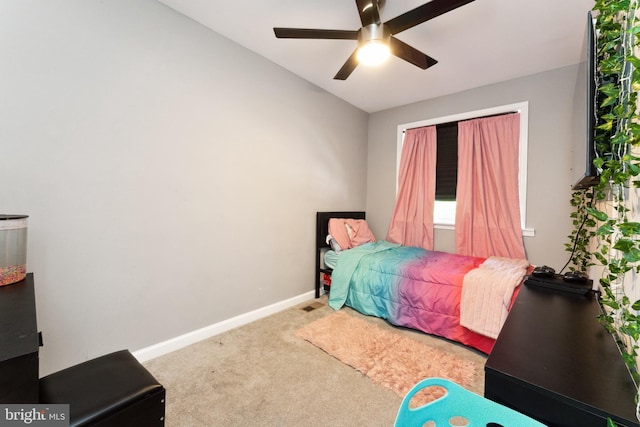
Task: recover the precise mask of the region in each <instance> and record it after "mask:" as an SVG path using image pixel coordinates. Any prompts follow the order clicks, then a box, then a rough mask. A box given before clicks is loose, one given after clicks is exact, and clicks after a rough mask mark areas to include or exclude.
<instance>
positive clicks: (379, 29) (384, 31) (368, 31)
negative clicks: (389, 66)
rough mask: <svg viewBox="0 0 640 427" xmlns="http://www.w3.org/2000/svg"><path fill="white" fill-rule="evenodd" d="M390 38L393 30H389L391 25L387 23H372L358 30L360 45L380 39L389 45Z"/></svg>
mask: <svg viewBox="0 0 640 427" xmlns="http://www.w3.org/2000/svg"><path fill="white" fill-rule="evenodd" d="M390 38H391V30H389V27H387V26H386V25H385V24H371V25H367V26H365V27H362V28H360V31H359V32H358V45H359V46H362V45H363V44H365V43H367V42H370V41H379V42H381V43H384V44H387V45H388V44H389V39H390Z"/></svg>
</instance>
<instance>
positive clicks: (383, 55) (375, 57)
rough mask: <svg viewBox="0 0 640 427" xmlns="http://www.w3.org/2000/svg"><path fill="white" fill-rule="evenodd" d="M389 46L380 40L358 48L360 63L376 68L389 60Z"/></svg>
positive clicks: (371, 41)
mask: <svg viewBox="0 0 640 427" xmlns="http://www.w3.org/2000/svg"><path fill="white" fill-rule="evenodd" d="M390 54H391V52H390V51H389V46H388V45H387V44H386V43H383V42H381V41H380V40H370V41H368V42H366V43H363V44H362V46H360V47H359V48H358V54H357V57H358V62H359V63H361V64H362V65H367V66H376V65H380V64H382V63H383V62H384V61H386V60H387V59H388V58H389V55H390Z"/></svg>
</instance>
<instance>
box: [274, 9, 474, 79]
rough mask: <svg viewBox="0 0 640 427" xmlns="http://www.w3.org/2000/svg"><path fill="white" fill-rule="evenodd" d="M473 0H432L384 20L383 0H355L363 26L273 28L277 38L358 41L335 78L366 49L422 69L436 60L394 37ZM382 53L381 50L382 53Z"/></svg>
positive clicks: (351, 66) (345, 74)
mask: <svg viewBox="0 0 640 427" xmlns="http://www.w3.org/2000/svg"><path fill="white" fill-rule="evenodd" d="M472 1H474V0H432V1H430V2H429V3H426V4H423V5H422V6H418V7H416V8H415V9H413V10H410V11H409V12H405V13H403V14H402V15H399V16H396V17H395V18H393V19H390V20H388V21H387V22H381V21H380V10H381V9H382V7H383V6H384V2H385V0H356V6H357V7H358V14H359V15H360V21H361V22H362V28H360V29H359V30H355V31H349V30H317V29H307V28H274V29H273V31H274V33H275V35H276V37H277V38H284V39H333V40H336V39H339V40H357V41H358V47H357V48H356V50H355V51H354V52H353V53H352V54H351V56H350V57H349V59H347V62H345V63H344V65H343V66H342V68H340V70H339V71H338V73H337V74H336V75H335V77H334V79H336V80H346V79H347V77H349V75H350V74H351V73H352V72H353V70H355V68H356V66H357V65H358V63H359V62H365V61H366V59H365V58H364V56H365V55H366V53H367V49H373V50H378V51H380V50H382V51H385V50H386V55H387V56H388V55H389V54H392V55H394V56H397V57H398V58H401V59H404V60H405V61H407V62H410V63H411V64H413V65H415V66H416V67H420V68H422V69H423V70H426V69H427V68H429V67H431V66H432V65H435V64H437V62H438V61H436V60H435V59H433V58H431V57H430V56H428V55H425V54H424V53H422V52H420V51H419V50H417V49H415V48H413V47H411V46H409V45H408V44H406V43H404V42H402V41H400V40H398V39H397V38H395V37H394V35H395V34H398V33H400V32H402V31H404V30H408V29H409V28H411V27H414V26H416V25H418V24H422V23H423V22H425V21H428V20H430V19H433V18H435V17H437V16H440V15H442V14H444V13H447V12H449V11H452V10H453V9H457V8H458V7H461V6H464V5H465V4H467V3H471V2H472ZM383 53H384V52H383Z"/></svg>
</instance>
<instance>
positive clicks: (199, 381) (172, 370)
mask: <svg viewBox="0 0 640 427" xmlns="http://www.w3.org/2000/svg"><path fill="white" fill-rule="evenodd" d="M340 311H343V312H346V313H347V314H349V315H350V316H353V317H356V318H360V319H362V320H363V321H366V322H367V323H371V324H375V325H376V326H377V327H379V328H381V329H385V330H389V331H393V332H394V333H397V334H400V335H402V336H406V337H408V338H410V339H413V340H415V341H418V342H422V343H424V344H426V345H429V346H430V347H432V348H437V349H438V350H440V351H442V352H445V353H450V354H455V355H456V356H457V357H459V358H463V359H468V360H473V361H475V362H476V363H477V364H478V365H483V364H484V361H485V360H486V357H485V356H484V355H483V354H481V353H479V352H477V351H475V350H472V349H469V348H467V347H464V346H461V345H459V344H456V343H453V342H451V341H447V340H443V339H440V338H436V337H432V336H429V335H426V334H423V333H420V332H416V331H412V330H409V329H403V328H395V327H393V326H391V325H389V324H388V323H386V322H385V321H384V320H382V319H377V318H373V317H368V316H363V315H361V314H360V313H357V312H355V311H354V310H351V309H349V308H345V309H342V310H340ZM334 313H335V311H334V310H332V309H331V308H329V307H328V306H327V305H326V297H325V296H323V297H322V298H320V299H318V300H310V301H308V302H305V303H302V304H300V305H298V306H296V307H292V308H289V309H287V310H284V311H282V312H279V313H276V314H274V315H272V316H269V317H265V318H264V319H261V320H258V321H255V322H252V323H250V324H247V325H244V326H242V327H240V328H236V329H233V330H231V331H227V332H225V333H223V334H220V335H217V336H215V337H211V338H209V339H207V340H204V341H201V342H198V343H196V344H193V345H191V346H189V347H185V348H183V349H180V350H177V351H175V352H173V353H170V354H167V355H164V356H162V357H158V358H156V359H153V360H150V361H147V362H145V364H144V365H145V366H146V367H147V368H148V369H149V370H150V371H151V373H152V374H153V375H154V376H155V377H156V378H157V379H158V381H160V382H161V383H162V384H163V385H164V386H165V388H166V389H167V401H166V405H167V413H166V426H167V427H236V426H238V427H244V426H252V427H262V426H264V427H271V426H282V427H289V426H292V427H293V426H295V427H324V426H327V427H343V426H344V427H352V426H363V425H366V426H368V427H388V426H392V425H393V422H394V420H395V417H396V413H397V411H398V408H399V407H400V402H401V400H402V399H401V398H400V396H398V395H397V394H396V393H394V392H393V391H391V390H390V389H388V388H386V387H382V386H380V385H379V384H376V383H374V382H373V381H372V380H371V379H369V378H368V377H367V376H365V375H363V374H362V373H360V372H359V371H357V370H355V369H353V368H352V367H350V366H348V365H346V364H344V363H341V362H339V361H338V360H337V359H335V358H334V357H332V356H329V355H328V354H327V353H325V352H324V351H321V350H318V348H317V347H315V346H313V345H312V344H310V343H309V342H307V341H305V340H303V339H300V338H298V337H296V336H295V333H296V331H297V330H299V329H300V328H301V327H303V326H304V325H307V324H310V323H312V322H315V321H316V320H318V319H321V318H324V317H327V316H331V315H332V314H334ZM469 389H470V390H471V391H473V392H475V393H478V394H481V395H482V394H483V391H484V373H483V372H481V373H480V375H478V376H477V377H476V378H475V380H474V381H473V384H472V385H471V386H470V387H469Z"/></svg>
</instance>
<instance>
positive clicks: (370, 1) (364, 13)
mask: <svg viewBox="0 0 640 427" xmlns="http://www.w3.org/2000/svg"><path fill="white" fill-rule="evenodd" d="M356 6H357V7H358V14H359V15H360V22H362V26H363V27H366V26H367V25H371V24H379V23H380V9H379V7H378V0H356Z"/></svg>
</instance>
